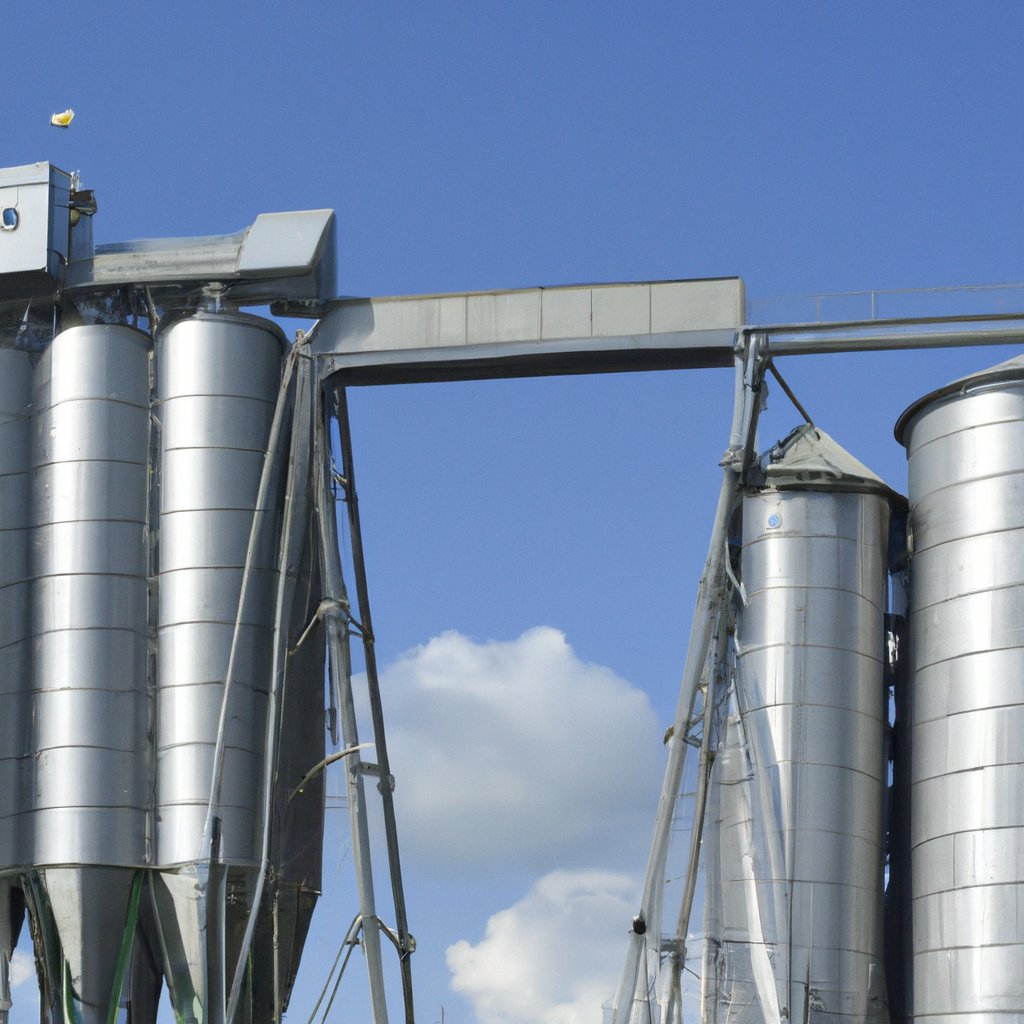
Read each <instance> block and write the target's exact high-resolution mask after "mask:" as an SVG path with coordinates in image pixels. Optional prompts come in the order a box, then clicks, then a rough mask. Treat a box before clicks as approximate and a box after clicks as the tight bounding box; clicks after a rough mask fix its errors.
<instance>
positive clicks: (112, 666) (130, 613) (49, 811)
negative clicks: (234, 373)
mask: <svg viewBox="0 0 1024 1024" xmlns="http://www.w3.org/2000/svg"><path fill="white" fill-rule="evenodd" d="M32 427H33V445H32V465H33V468H34V471H35V474H34V487H33V494H32V498H33V500H32V507H33V517H32V518H33V529H32V559H31V572H30V577H31V584H30V593H31V627H30V630H29V635H30V636H31V637H32V638H33V649H34V651H35V664H34V670H33V674H32V734H31V747H32V750H33V751H34V753H35V757H34V765H35V770H34V779H33V783H32V785H33V793H32V797H33V810H32V813H31V826H30V827H31V829H32V833H33V841H34V846H33V855H32V861H31V863H33V864H35V865H36V866H42V865H48V864H54V865H57V864H83V865H85V864H96V865H126V866H133V865H143V864H145V863H146V861H147V857H148V850H147V834H148V829H147V810H148V805H149V785H148V782H147V779H148V772H147V763H148V738H147V732H148V710H147V696H146V693H147V691H146V648H147V633H148V626H147V607H148V588H147V582H146V576H147V568H148V546H147V533H146V530H147V523H146V515H145V495H146V486H147V483H146V478H147V465H148V446H149V339H148V337H147V336H146V335H144V334H142V333H140V332H138V331H135V330H132V329H130V328H127V327H120V326H105V325H97V326H86V327H76V328H72V329H71V330H67V331H64V332H63V333H61V334H59V335H58V336H57V337H56V338H55V339H54V341H53V343H52V345H51V346H50V347H49V348H48V349H47V350H46V352H44V353H43V356H42V358H41V360H40V363H39V365H38V367H37V369H36V388H35V399H34V409H33V423H32ZM115 473H120V474H123V475H124V477H125V481H126V483H128V484H129V485H131V487H132V490H133V491H134V493H130V495H125V494H121V493H118V492H111V491H108V490H107V489H106V486H105V485H106V484H107V483H108V482H109V480H110V478H111V476H112V475H113V474H115ZM69 478H74V479H76V480H78V481H80V482H82V483H83V484H84V486H81V487H72V486H68V485H67V481H68V479H69ZM55 486H57V487H59V488H60V490H61V494H60V498H59V500H55V498H54V495H53V493H52V489H53V488H54V487H55Z"/></svg>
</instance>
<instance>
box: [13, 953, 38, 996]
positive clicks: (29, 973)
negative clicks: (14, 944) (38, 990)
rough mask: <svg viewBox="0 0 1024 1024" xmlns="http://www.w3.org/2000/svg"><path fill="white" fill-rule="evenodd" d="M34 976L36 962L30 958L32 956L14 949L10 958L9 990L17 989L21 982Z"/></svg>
mask: <svg viewBox="0 0 1024 1024" xmlns="http://www.w3.org/2000/svg"><path fill="white" fill-rule="evenodd" d="M35 976H36V962H35V960H34V959H33V958H32V954H31V953H26V952H25V950H23V949H16V950H15V951H14V956H13V957H11V973H10V979H11V988H17V987H18V986H19V985H21V984H22V983H23V982H26V981H28V979H29V978H34V977H35Z"/></svg>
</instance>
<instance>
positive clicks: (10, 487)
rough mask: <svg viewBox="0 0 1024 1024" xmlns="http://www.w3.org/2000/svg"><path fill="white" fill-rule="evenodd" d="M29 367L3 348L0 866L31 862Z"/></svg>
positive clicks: (0, 430)
mask: <svg viewBox="0 0 1024 1024" xmlns="http://www.w3.org/2000/svg"><path fill="white" fill-rule="evenodd" d="M31 410H32V365H31V362H30V359H29V355H28V353H27V352H18V351H15V350H13V349H3V350H0V866H2V867H10V866H12V865H18V864H24V863H30V862H31V860H32V849H31V836H30V834H29V832H28V830H27V829H26V827H25V823H26V820H27V816H26V812H27V811H29V810H30V808H31V803H30V799H29V798H30V780H29V779H28V775H27V769H28V767H29V764H30V761H29V756H30V754H31V742H30V736H29V721H30V717H29V709H30V696H29V688H30V680H31V671H32V668H31V666H32V662H31V644H30V641H29V640H28V635H29V630H30V626H29V621H28V607H29V601H28V588H29V583H28V580H29V577H30V575H31V570H30V568H29V553H30V551H31V540H30V537H31V527H32V502H31V491H32V473H31V471H32V463H31Z"/></svg>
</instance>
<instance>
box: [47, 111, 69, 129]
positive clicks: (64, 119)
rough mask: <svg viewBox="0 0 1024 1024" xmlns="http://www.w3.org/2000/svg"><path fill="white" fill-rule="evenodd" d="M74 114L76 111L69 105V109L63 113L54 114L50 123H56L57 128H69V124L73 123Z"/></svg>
mask: <svg viewBox="0 0 1024 1024" xmlns="http://www.w3.org/2000/svg"><path fill="white" fill-rule="evenodd" d="M74 116H75V112H74V111H73V110H72V109H71V108H70V107H68V109H67V110H65V111H64V112H63V113H61V114H54V115H53V116H52V117H51V118H50V124H52V125H55V126H56V127H57V128H67V126H68V125H69V124H71V119H72V118H73V117H74Z"/></svg>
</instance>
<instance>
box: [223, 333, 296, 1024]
mask: <svg viewBox="0 0 1024 1024" xmlns="http://www.w3.org/2000/svg"><path fill="white" fill-rule="evenodd" d="M292 351H293V352H295V353H296V358H298V359H299V360H300V363H299V372H298V375H297V379H296V394H295V407H294V415H293V418H292V435H291V451H290V455H289V460H288V484H287V492H286V495H285V503H284V517H283V522H282V524H281V544H280V554H279V558H278V577H277V597H276V600H275V609H274V648H273V666H274V669H273V677H272V679H271V685H270V693H269V695H268V706H267V723H266V739H265V742H264V759H263V801H262V809H261V810H262V814H261V818H262V824H261V832H262V836H261V843H260V869H259V875H258V877H257V880H256V887H255V889H254V890H253V896H252V906H251V907H250V909H249V918H248V921H247V922H246V926H245V935H244V937H243V939H242V944H241V947H240V949H239V953H238V962H237V964H236V965H235V972H234V979H233V981H232V984H231V992H230V995H229V996H228V1001H227V1016H226V1018H225V1019H226V1021H227V1022H228V1024H232V1022H233V1021H234V1019H235V1013H236V1011H237V1009H238V1003H239V1000H240V999H241V997H242V985H243V983H244V980H245V969H246V967H247V965H248V962H249V949H250V947H251V945H252V938H253V933H254V931H255V928H256V920H257V918H258V917H259V910H260V903H261V901H262V898H263V890H264V888H265V886H266V880H267V870H268V867H269V863H270V832H271V818H272V815H273V796H274V783H275V775H276V771H275V767H276V761H277V752H278V748H279V740H280V721H279V716H280V711H281V708H282V706H283V703H284V702H283V690H284V686H285V681H286V678H285V677H286V672H285V665H286V661H287V657H288V618H289V611H290V609H291V602H292V597H293V595H294V591H295V580H296V575H297V571H298V566H297V562H298V559H299V558H300V557H301V551H302V545H303V540H304V534H305V528H306V503H307V499H308V493H309V488H308V482H309V461H310V445H309V441H310V435H311V432H312V431H311V427H312V415H311V414H312V409H313V406H314V400H313V387H314V385H313V361H312V360H311V359H310V358H309V357H308V356H306V355H305V354H304V353H302V352H301V351H300V347H299V345H296V346H295V348H293V350H292ZM277 986H278V980H277V977H276V974H275V978H274V988H275V992H276V991H277ZM279 1012H280V1007H279V1005H278V1004H277V1003H276V1002H275V1006H274V1019H275V1020H277V1017H278V1014H279Z"/></svg>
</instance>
